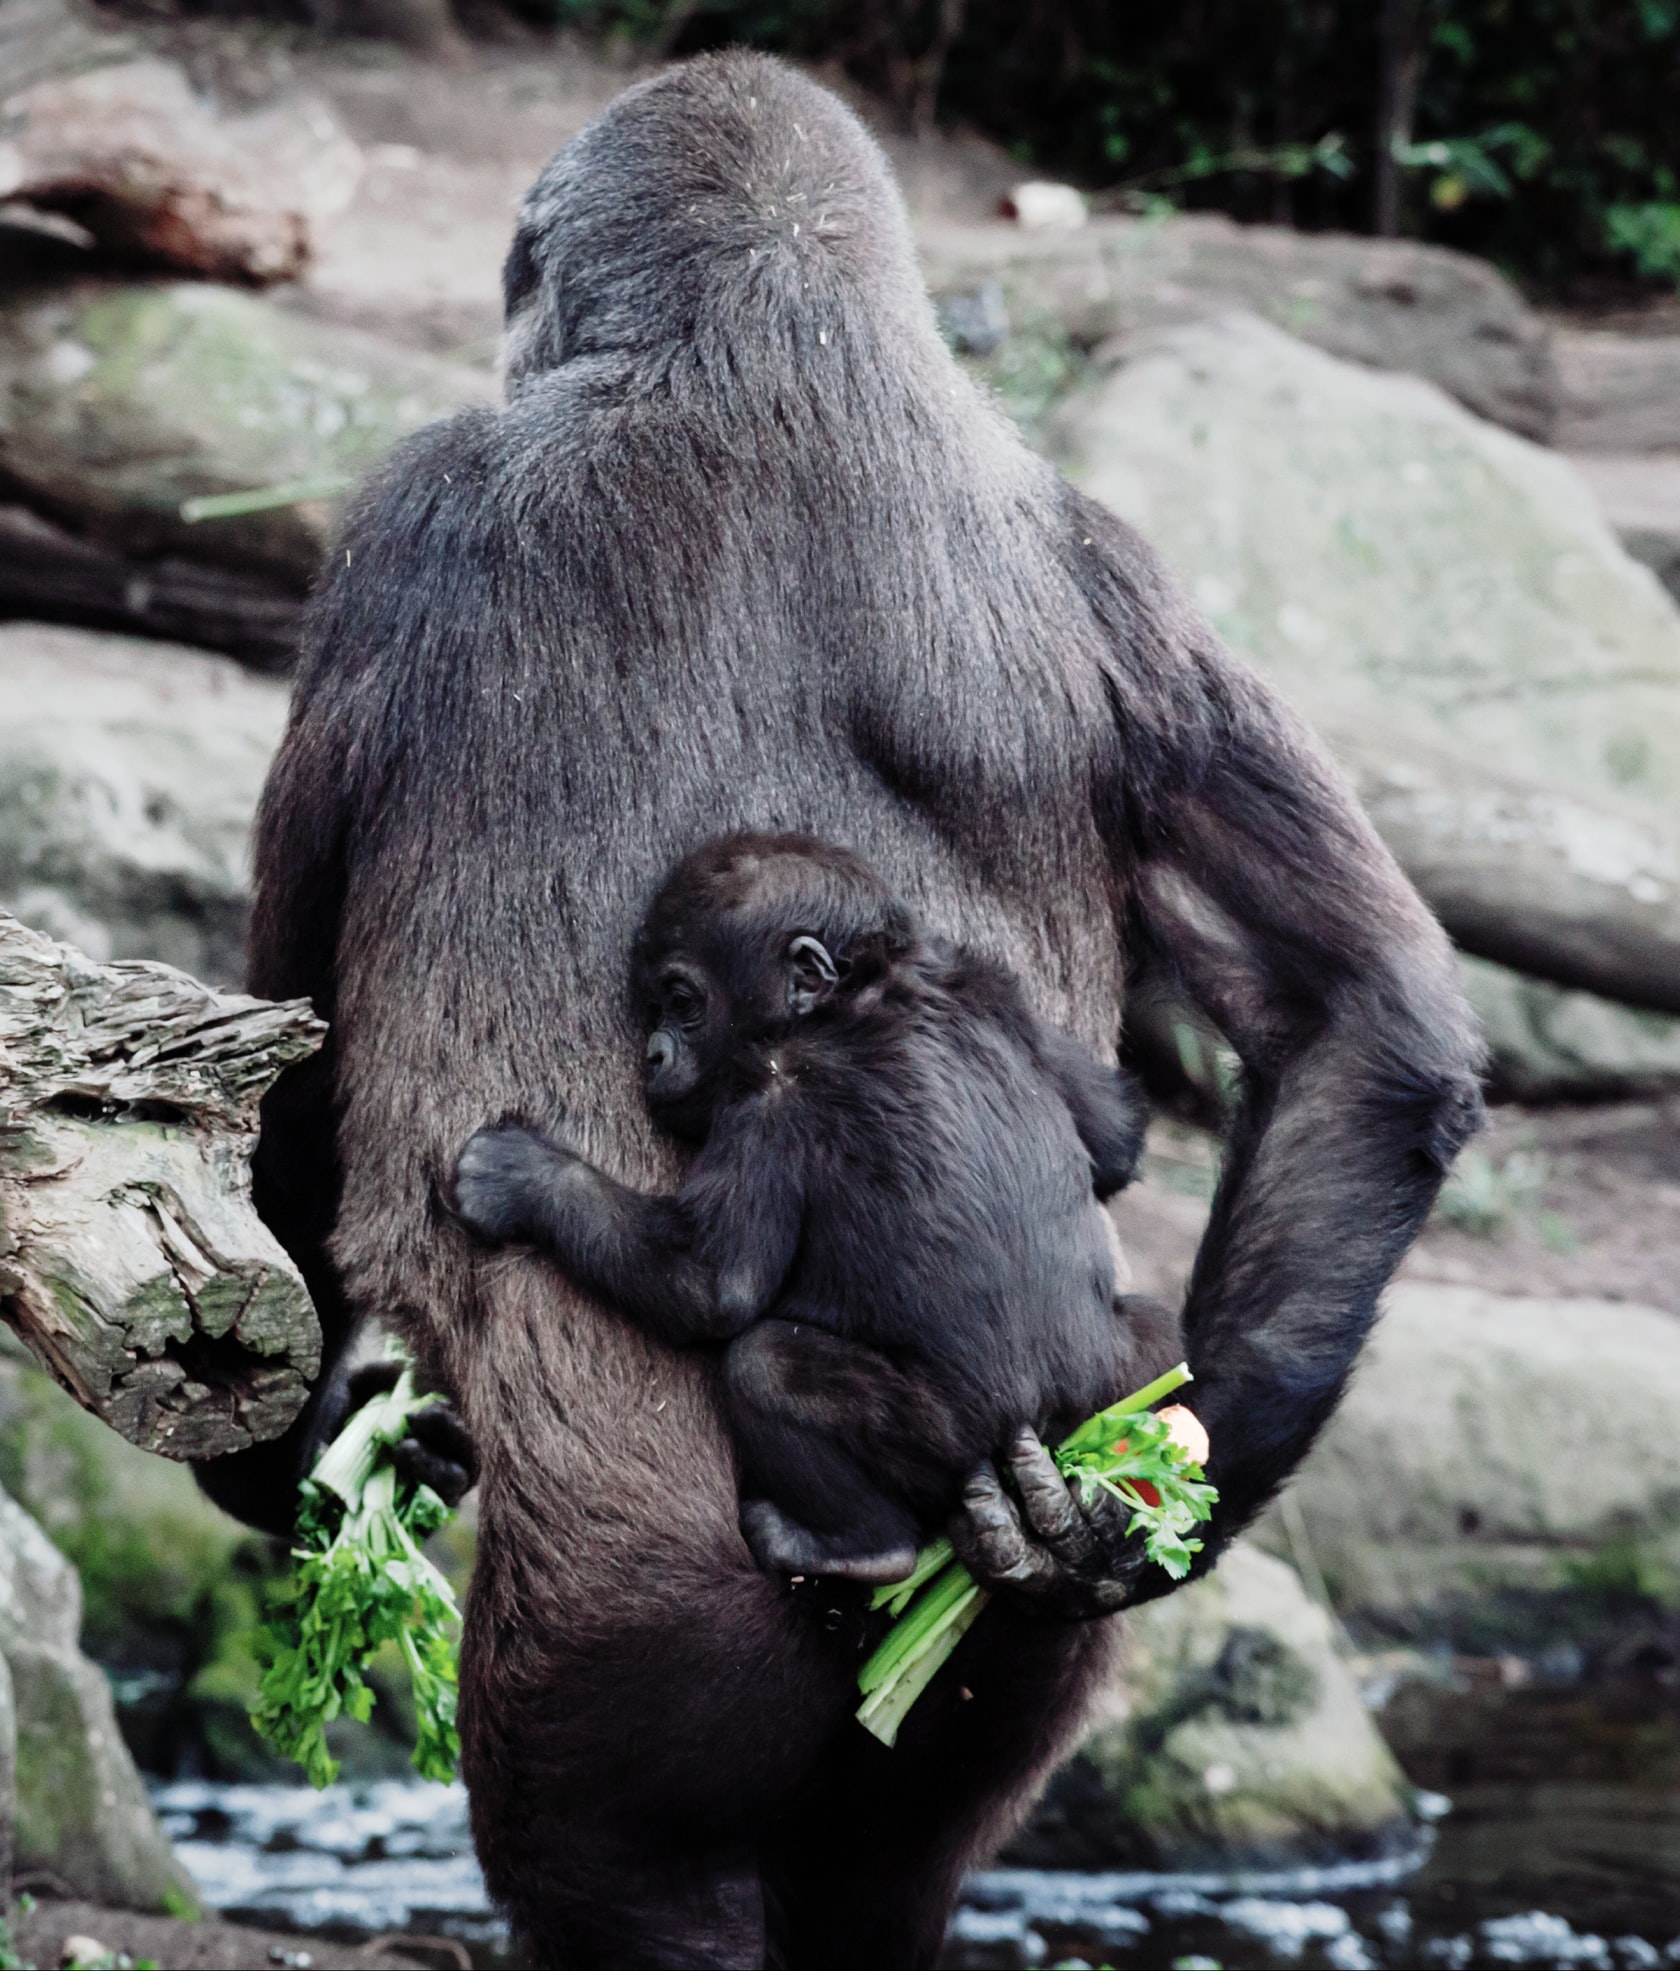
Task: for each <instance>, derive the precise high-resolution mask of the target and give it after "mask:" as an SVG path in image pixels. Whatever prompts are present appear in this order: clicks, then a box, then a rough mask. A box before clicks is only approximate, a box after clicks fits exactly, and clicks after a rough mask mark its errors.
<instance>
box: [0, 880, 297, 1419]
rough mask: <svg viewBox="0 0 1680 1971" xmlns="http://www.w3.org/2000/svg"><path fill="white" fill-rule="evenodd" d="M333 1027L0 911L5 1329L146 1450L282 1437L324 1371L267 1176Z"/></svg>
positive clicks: (0, 1284)
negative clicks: (266, 1160)
mask: <svg viewBox="0 0 1680 1971" xmlns="http://www.w3.org/2000/svg"><path fill="white" fill-rule="evenodd" d="M325 1032H326V1027H325V1024H324V1022H322V1021H321V1020H319V1019H317V1018H316V1017H315V1015H314V1013H313V1012H312V1010H311V1009H310V1006H309V1004H308V1002H307V1001H306V1000H301V999H297V1000H288V1001H285V1002H283V1003H279V1004H273V1003H270V1002H269V1001H267V1000H261V999H248V998H246V997H244V996H243V995H240V994H234V993H220V992H212V991H211V990H210V988H209V987H208V986H203V985H200V984H199V983H198V981H197V980H196V979H191V978H188V977H187V975H186V974H185V973H184V972H178V971H176V970H175V969H174V968H173V967H172V966H169V965H150V964H141V963H137V962H129V963H119V964H112V965H101V964H97V963H95V962H94V961H93V960H92V959H90V958H87V957H85V956H84V955H83V954H82V953H81V952H79V951H76V950H74V949H73V948H72V947H71V946H69V945H64V944H57V943H55V942H54V941H53V940H52V939H51V938H47V937H43V936H42V935H41V934H40V933H39V932H37V931H32V930H30V929H29V928H28V927H27V926H25V925H23V924H20V923H19V922H18V921H17V919H16V918H15V917H11V916H9V915H7V914H6V913H5V912H3V911H0V1319H4V1320H5V1322H6V1323H7V1325H8V1326H10V1327H11V1328H12V1329H13V1330H14V1331H15V1332H16V1333H17V1334H18V1335H19V1337H20V1338H21V1339H22V1340H23V1342H24V1343H25V1345H26V1346H27V1347H28V1348H29V1349H30V1350H31V1351H32V1353H33V1354H34V1355H35V1356H36V1357H37V1358H38V1359H39V1361H40V1362H41V1363H42V1365H43V1366H44V1367H45V1368H46V1369H47V1370H48V1371H49V1372H50V1373H51V1374H52V1375H53V1377H54V1378H55V1379H56V1380H57V1381H58V1382H59V1383H61V1384H62V1385H63V1387H64V1388H65V1389H67V1390H68V1391H69V1392H70V1394H71V1395H72V1396H73V1397H74V1398H75V1399H76V1401H77V1402H78V1403H80V1404H81V1405H82V1407H83V1408H84V1409H86V1410H91V1411H92V1412H93V1414H94V1415H95V1416H97V1417H100V1418H103V1420H104V1421H105V1422H106V1423H108V1424H109V1425H110V1426H111V1427H112V1429H113V1430H116V1431H118V1432H120V1433H121V1435H122V1436H124V1437H126V1438H127V1439H128V1440H129V1442H130V1443H132V1444H138V1445H140V1446H141V1448H142V1449H144V1450H147V1451H159V1452H161V1453H162V1454H163V1455H164V1456H165V1457H168V1458H212V1457H218V1456H220V1455H221V1454H222V1453H224V1452H227V1451H240V1450H245V1449H247V1448H248V1447H249V1446H250V1445H252V1444H255V1443H260V1442H262V1441H263V1440H264V1439H267V1438H271V1437H277V1436H279V1434H280V1433H281V1432H282V1431H283V1430H284V1429H285V1428H286V1426H287V1425H288V1424H289V1423H290V1422H291V1421H292V1419H293V1418H294V1417H295V1416H296V1415H297V1414H298V1412H299V1410H301V1409H302V1407H303V1404H304V1400H305V1398H306V1397H307V1396H308V1393H309V1385H310V1384H311V1382H312V1381H313V1380H314V1378H315V1376H316V1375H317V1374H318V1373H319V1370H320V1366H321V1329H320V1323H319V1322H318V1321H317V1320H316V1318H315V1309H314V1307H313V1305H312V1304H311V1302H310V1299H309V1295H308V1293H307V1291H306V1290H305V1288H304V1284H303V1280H302V1278H301V1277H300V1275H299V1273H298V1271H297V1268H296V1267H295V1266H294V1265H293V1264H292V1262H291V1260H290V1259H289V1258H288V1257H287V1255H286V1254H285V1252H284V1251H282V1249H281V1247H280V1246H279V1244H278V1243H277V1242H276V1240H275V1239H274V1237H273V1235H272V1234H271V1233H270V1232H269V1231H268V1229H267V1228H266V1226H264V1225H263V1223H262V1221H261V1220H260V1219H259V1218H258V1217H257V1214H256V1211H255V1208H254V1207H253V1205H252V1203H251V1176H250V1166H251V1153H252V1151H253V1150H254V1149H255V1147H256V1141H257V1105H258V1103H259V1101H260V1100H261V1098H262V1095H263V1092H264V1090H265V1089H267V1088H268V1086H269V1085H270V1083H272V1082H273V1081H274V1079H275V1077H276V1076H277V1075H278V1074H279V1073H280V1071H281V1069H282V1068H284V1067H286V1066H288V1065H289V1064H290V1063H291V1062H293V1061H298V1060H302V1059H304V1058H305V1057H306V1056H308V1055H310V1054H312V1053H314V1052H315V1050H316V1049H317V1048H318V1047H319V1046H320V1044H321V1039H322V1036H323V1035H324V1034H325Z"/></svg>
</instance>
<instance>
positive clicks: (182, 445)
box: [0, 282, 494, 590]
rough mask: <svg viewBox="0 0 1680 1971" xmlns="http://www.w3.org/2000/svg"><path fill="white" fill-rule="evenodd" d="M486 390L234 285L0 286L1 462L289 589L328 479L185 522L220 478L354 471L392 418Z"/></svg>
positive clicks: (324, 506)
mask: <svg viewBox="0 0 1680 1971" xmlns="http://www.w3.org/2000/svg"><path fill="white" fill-rule="evenodd" d="M493 396H494V384H493V382H492V380H491V378H490V377H489V375H488V373H486V372H481V371H477V370H469V369H463V368H460V367H458V366H456V365H453V364H450V363H446V362H442V361H440V360H439V359H438V358H436V357H433V356H427V355H424V354H421V353H419V352H417V351H415V350H411V349H404V348H401V347H399V346H397V345H395V344H390V343H386V342H383V341H381V340H380V339H379V338H378V337H376V336H370V335H366V334H363V333H361V332H360V331H357V330H352V329H346V328H339V327H334V326H331V325H329V324H326V323H322V322H319V321H315V320H313V319H311V318H310V317H308V316H305V315H301V314H297V313H293V312H290V311H288V310H286V309H284V308H280V307H277V306H275V305H274V304H272V303H270V302H266V301H262V300H259V299H258V298H257V297H256V296H254V295H251V294H247V293H242V292H240V291H239V290H237V289H234V288H226V287H217V286H213V285H210V284H207V283H205V284H200V283H194V282H159V283H155V284H147V283H142V284H134V285H126V284H123V285H118V284H102V283H94V282H88V283H83V284H80V285H76V286H72V287H69V288H56V289H52V290H47V291H38V292H30V291H25V292H23V293H21V294H18V295H15V296H12V297H10V298H7V299H6V300H5V301H4V302H3V303H0V475H3V476H4V478H5V479H6V480H7V481H8V482H9V483H10V484H11V485H12V486H13V487H14V488H16V489H17V490H18V491H19V492H21V493H22V495H23V496H24V498H25V499H27V500H28V501H29V503H30V504H31V505H33V506H36V507H38V508H39V509H40V510H41V511H42V512H44V513H47V514H49V515H51V516H53V517H54V518H56V519H59V520H61V521H63V522H65V523H66V524H67V525H70V526H71V527H73V528H74V529H75V530H76V531H78V532H80V533H84V534H87V535H89V536H91V537H92V538H94V539H96V540H99V541H102V542H104V543H106V544H108V545H111V546H114V547H117V548H121V549H122V550H124V551H125V552H127V553H130V554H133V555H138V556H142V557H144V556H148V555H158V554H164V553H170V552H172V553H176V554H180V555H185V556H187V557H189V558H191V559H194V560H198V561H203V562H209V563H212V564H215V565H218V566H221V567H229V568H233V569H236V570H239V571H242V572H245V573H249V574H253V575H260V576H263V577H266V578H268V579H271V580H273V581H276V582H278V583H280V584H282V585H284V586H288V587H290V588H293V589H296V590H301V589H303V588H304V587H305V586H307V584H308V582H309V580H310V578H311V577H312V576H313V574H314V572H315V569H316V567H317V566H318V564H319V562H320V559H321V555H322V552H323V550H324V548H325V546H326V544H327V541H328V538H329V536H330V532H331V528H332V524H333V514H334V511H335V507H334V500H333V498H332V497H330V496H326V497H321V498H314V499H309V500H304V501H301V502H299V503H296V504H293V505H286V506H279V507H272V508H270V509H268V510H267V511H265V512H259V513H252V514H246V515H244V516H243V517H237V518H231V519H220V520H205V521H201V522H199V523H198V524H196V525H195V524H192V523H190V522H188V521H186V520H184V519H183V518H182V514H181V508H182V505H183V503H184V502H186V501H188V500H191V499H194V498H198V497H202V496H205V495H211V494H218V493H239V492H249V491H252V490H253V489H260V488H272V487H277V486H291V485H294V484H298V483H309V484H313V483H323V484H325V485H327V486H329V487H330V485H331V484H332V483H333V482H335V481H339V480H349V481H355V480H357V479H360V478H361V477H362V476H363V475H364V474H365V473H367V472H368V471H370V470H371V469H372V468H373V467H374V466H376V465H377V464H378V463H379V462H380V460H381V459H382V458H384V456H385V454H386V453H387V452H388V451H389V450H390V448H391V446H392V445H393V444H394V443H395V441H396V440H397V439H398V438H400V437H401V436H402V435H403V434H404V433H406V432H409V431H413V430H415V429H416V428H417V427H418V426H420V425H422V424H427V423H430V422H431V421H432V420H433V419H435V418H438V417H442V416H446V415H447V414H448V413H450V412H451V411H455V410H459V409H460V408H461V407H462V406H463V405H464V404H472V403H485V402H488V401H491V400H492V398H493Z"/></svg>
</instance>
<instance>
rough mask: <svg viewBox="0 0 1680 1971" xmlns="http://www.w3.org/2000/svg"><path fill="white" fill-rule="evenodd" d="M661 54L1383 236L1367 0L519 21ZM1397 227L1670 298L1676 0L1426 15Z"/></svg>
mask: <svg viewBox="0 0 1680 1971" xmlns="http://www.w3.org/2000/svg"><path fill="white" fill-rule="evenodd" d="M523 4H525V5H526V7H527V9H528V11H531V12H532V13H533V14H535V15H536V16H537V17H540V18H543V19H546V20H550V21H554V22H558V23H562V24H565V25H568V26H573V27H583V28H589V29H593V30H596V31H599V32H603V33H608V34H613V35H621V36H628V37H631V38H633V39H636V40H640V41H643V42H649V43H652V44H653V45H655V46H657V47H659V48H661V49H664V50H666V51H668V52H672V53H687V52H690V51H693V50H695V49H699V48H704V47H715V46H718V45H720V44H721V43H724V42H729V41H739V42H748V43H752V44H754V45H757V46H760V47H766V48H773V49H778V50H781V51H783V52H785V53H788V54H791V55H793V56H795V57H800V58H804V59H817V60H830V61H837V62H839V63H841V64H843V65H844V66H845V67H846V68H847V69H848V70H849V71H850V72H851V73H852V74H853V76H855V77H856V79H857V80H858V81H860V82H862V83H863V84H864V85H865V86H867V87H870V88H872V89H875V90H877V91H878V92H880V93H881V94H882V95H884V96H885V97H886V98H887V99H888V101H889V102H890V103H892V104H893V105H894V106H895V107H896V108H897V110H898V111H899V113H900V115H901V116H902V117H903V118H904V119H905V120H907V121H913V122H914V121H923V122H925V121H926V120H927V118H928V116H929V115H930V113H932V112H933V111H934V110H937V112H938V114H939V115H940V116H942V117H945V118H948V119H951V120H955V121H962V122H967V123H972V124H974V125H976V126H978V127H979V128H980V129H982V130H984V131H986V132H987V133H988V134H990V135H991V136H993V137H995V138H996V139H997V140H998V141H999V142H1000V143H1002V144H1004V145H1006V146H1007V147H1008V148H1009V149H1010V150H1011V151H1012V152H1013V154H1014V155H1015V156H1016V157H1018V158H1019V159H1020V160H1021V162H1022V163H1023V165H1026V166H1028V167H1029V168H1031V169H1033V170H1035V171H1040V172H1054V173H1058V174H1061V175H1065V176H1069V177H1072V178H1074V179H1076V180H1079V181H1080V182H1083V183H1085V184H1087V185H1090V186H1092V187H1094V188H1096V189H1098V190H1103V189H1109V190H1112V191H1115V192H1117V193H1124V192H1127V191H1128V189H1129V191H1130V192H1131V193H1132V194H1135V195H1141V194H1147V195H1149V196H1151V197H1154V198H1161V197H1170V198H1171V199H1173V201H1174V202H1175V203H1182V204H1185V205H1189V206H1217V207H1221V208H1223V209H1225V210H1227V211H1230V212H1233V213H1234V214H1236V215H1237V216H1238V217H1239V218H1244V219H1270V220H1280V221H1285V222H1292V223H1295V224H1298V225H1305V226H1329V225H1334V226H1341V227H1350V228H1353V229H1355V230H1360V229H1363V228H1365V227H1367V226H1369V225H1370V224H1371V220H1372V212H1373V204H1374V180H1375V167H1376V162H1377V153H1378V150H1379V147H1380V145H1381V144H1382V143H1383V142H1384V141H1386V139H1385V137H1384V136H1383V135H1379V132H1378V128H1377V121H1378V117H1377V105H1378V100H1379V93H1380V82H1379V77H1380V75H1381V72H1382V60H1381V48H1380V44H1379V32H1380V16H1381V13H1382V10H1381V9H1379V8H1377V7H1374V6H1371V5H1369V4H1355V0H1190V3H1189V4H1186V5H1184V6H1180V7H1169V8H1152V9H1151V8H1140V7H1134V6H1117V5H1114V4H1112V0H1040V4H1037V5H1034V6H1030V7H1022V6H1020V5H1018V4H1015V3H1014V0H967V4H966V6H963V7H961V8H959V9H958V10H956V12H957V20H956V31H955V34H954V35H951V34H950V33H949V29H950V26H951V11H950V9H949V8H948V7H947V6H946V5H944V4H942V3H941V0H698V4H694V0H523ZM1410 19H1411V21H1412V23H1413V26H1412V33H1413V37H1414V53H1415V56H1416V75H1417V84H1416V91H1415V101H1414V103H1413V104H1412V106H1411V113H1410V115H1409V117H1404V118H1402V119H1401V123H1400V126H1399V127H1400V128H1401V129H1402V132H1403V134H1402V136H1401V138H1400V139H1399V141H1398V142H1397V143H1395V144H1394V145H1393V154H1394V156H1395V158H1396V161H1397V162H1398V163H1399V164H1400V166H1401V168H1402V173H1403V177H1404V181H1405V196H1404V201H1403V211H1402V220H1403V230H1405V231H1408V232H1414V233H1418V234H1421V235H1423V236H1425V237H1428V238H1433V239H1438V240H1442V241H1444V242H1447V243H1449V244H1452V245H1458V246H1463V247H1466V248H1468V249H1470V250H1472V251H1476V252H1481V253H1486V254H1490V255H1492V256H1493V257H1494V258H1496V259H1498V260H1500V261H1502V262H1504V263H1506V264H1507V265H1509V266H1511V267H1512V268H1513V269H1515V270H1517V271H1519V272H1521V273H1524V274H1526V275H1528V276H1530V277H1532V278H1534V279H1535V280H1537V281H1540V282H1543V283H1548V284H1551V285H1554V286H1562V285H1567V284H1568V283H1570V282H1572V281H1575V280H1578V279H1579V278H1580V277H1582V276H1595V277H1602V276H1605V275H1611V276H1616V277H1620V278H1626V277H1629V276H1633V275H1638V276H1643V277H1645V278H1649V279H1656V280H1663V281H1675V280H1680V248H1677V247H1676V246H1675V244H1674V242H1675V240H1676V238H1677V235H1680V221H1677V219H1676V217H1675V214H1676V212H1677V210H1680V206H1677V201H1680V177H1677V160H1676V153H1675V147H1674V142H1673V135H1672V131H1673V121H1674V110H1673V105H1674V102H1675V100H1676V93H1677V91H1680V0H1634V4H1632V5H1623V6H1604V5H1601V4H1597V0H1416V4H1415V6H1414V7H1413V8H1412V9H1411V10H1410Z"/></svg>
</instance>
